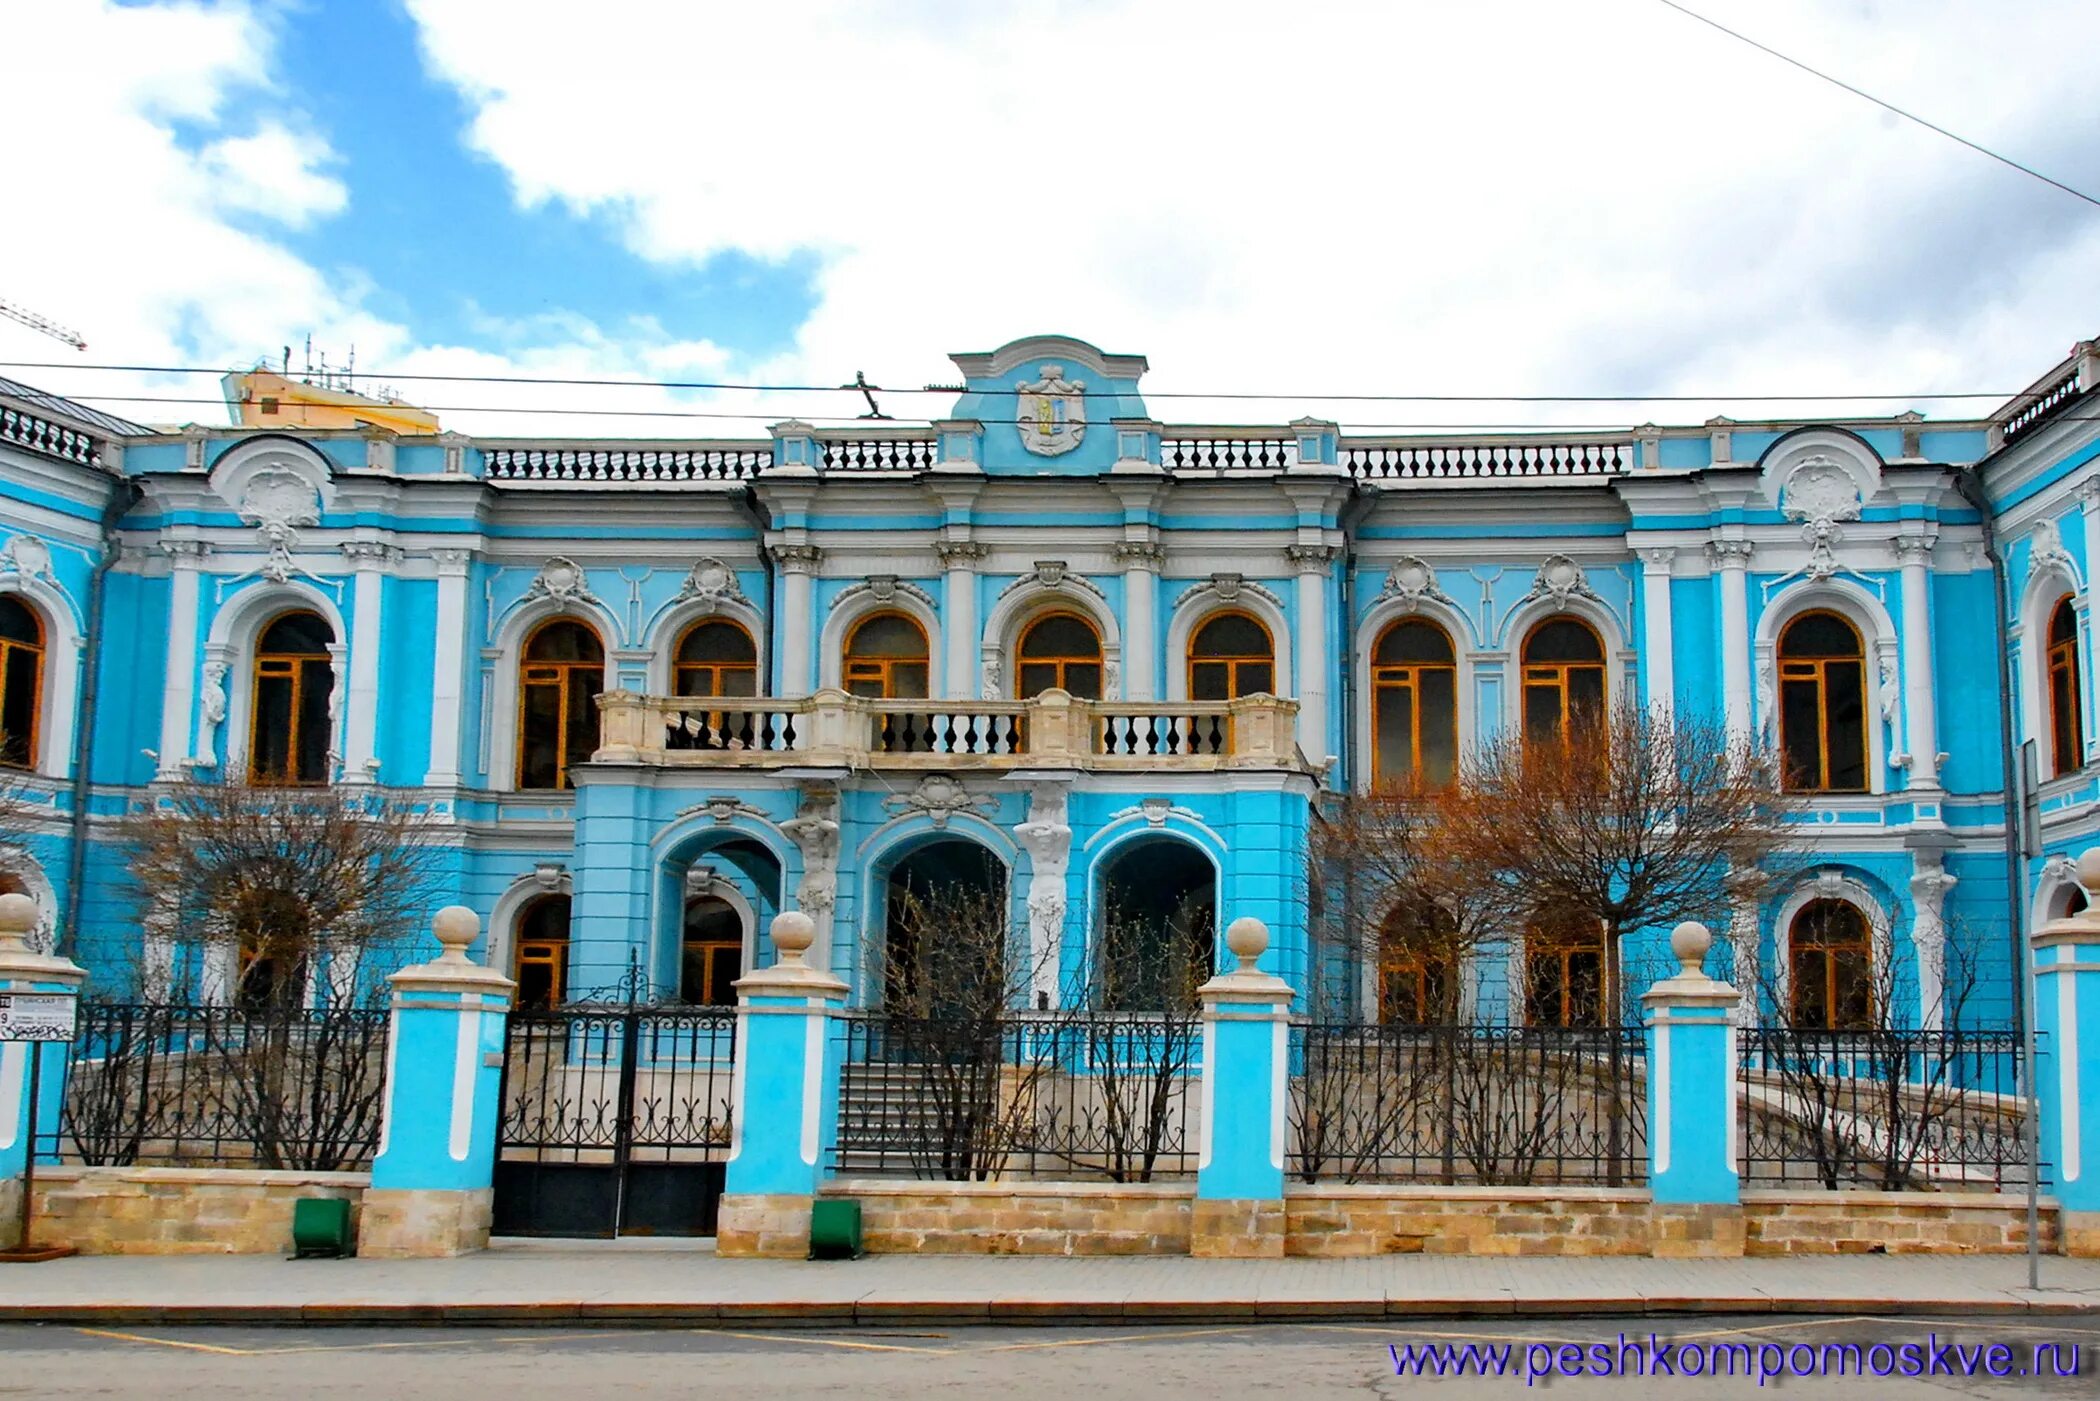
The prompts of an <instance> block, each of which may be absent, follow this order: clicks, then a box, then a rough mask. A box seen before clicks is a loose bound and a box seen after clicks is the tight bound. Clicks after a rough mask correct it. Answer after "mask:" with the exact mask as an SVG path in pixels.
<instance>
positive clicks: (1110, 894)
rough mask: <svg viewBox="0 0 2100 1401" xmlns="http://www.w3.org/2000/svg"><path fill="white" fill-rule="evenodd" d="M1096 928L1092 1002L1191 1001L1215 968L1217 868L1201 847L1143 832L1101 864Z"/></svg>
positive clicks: (1175, 1007) (1132, 1007) (1157, 1005)
mask: <svg viewBox="0 0 2100 1401" xmlns="http://www.w3.org/2000/svg"><path fill="white" fill-rule="evenodd" d="M1098 908H1099V910H1100V912H1101V914H1100V919H1099V923H1098V927H1097V928H1096V930H1095V941H1094V950H1095V952H1094V959H1093V966H1092V970H1091V973H1092V983H1093V986H1092V988H1091V989H1090V992H1091V996H1092V1000H1093V1003H1094V1005H1095V1006H1097V1007H1100V1008H1102V1009H1103V1010H1106V1011H1118V1012H1162V1011H1179V1010H1186V1009H1187V1008H1189V1007H1192V1006H1194V1004H1195V994H1196V989H1197V988H1198V987H1200V986H1202V985H1203V983H1204V982H1205V981H1206V980H1207V979H1208V978H1209V977H1210V976H1211V974H1212V972H1213V971H1214V970H1215V969H1216V967H1217V923H1218V921H1217V911H1218V873H1217V868H1216V867H1215V866H1213V865H1212V864H1211V860H1210V858H1209V857H1208V856H1207V855H1205V854H1204V853H1203V851H1202V850H1201V849H1200V848H1198V847H1196V846H1194V845H1192V844H1190V843H1188V842H1185V841H1181V840H1179V839H1177V838H1174V837H1147V838H1142V839H1140V840H1138V841H1135V842H1132V843H1130V844H1129V845H1127V846H1125V847H1124V848H1123V849H1122V850H1120V851H1118V852H1116V853H1115V854H1114V855H1113V856H1111V857H1110V858H1109V859H1108V861H1107V862H1106V863H1105V864H1104V865H1103V867H1102V872H1101V891H1100V899H1099V902H1098Z"/></svg>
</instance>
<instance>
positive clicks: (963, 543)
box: [933, 540, 990, 700]
mask: <svg viewBox="0 0 2100 1401" xmlns="http://www.w3.org/2000/svg"><path fill="white" fill-rule="evenodd" d="M933 549H934V553H935V554H937V555H939V556H940V557H941V568H942V569H943V570H944V571H946V573H945V574H944V576H943V588H942V594H943V595H944V596H943V598H942V599H941V638H942V640H943V641H944V642H945V644H946V646H947V671H948V684H947V685H946V686H945V687H943V688H942V693H943V694H944V695H946V696H947V697H949V698H950V699H952V700H969V699H970V698H972V697H973V696H975V695H976V694H977V642H978V638H977V566H978V564H979V563H980V562H981V561H982V560H983V559H984V557H985V556H986V555H987V554H989V553H990V551H989V550H988V549H987V548H986V547H985V546H983V545H980V544H978V543H976V542H975V541H972V540H942V541H939V542H937V543H936V544H935V545H934V547H933Z"/></svg>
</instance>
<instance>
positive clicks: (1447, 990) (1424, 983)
mask: <svg viewBox="0 0 2100 1401" xmlns="http://www.w3.org/2000/svg"><path fill="white" fill-rule="evenodd" d="M1458 954H1459V948H1458V926H1457V922H1456V921H1455V920H1453V919H1452V917H1451V914H1450V912H1449V911H1448V910H1445V909H1443V908H1442V907H1441V906H1439V905H1437V904H1436V903H1435V902H1434V901H1432V900H1427V899H1424V898H1422V897H1420V896H1418V895H1403V896H1402V897H1401V898H1400V899H1399V900H1398V901H1396V902H1395V903H1394V905H1393V908H1392V909H1391V910H1390V911H1388V912H1387V914H1386V917H1385V922H1384V923H1383V924H1382V925H1380V926H1379V931H1378V1020H1379V1021H1381V1022H1388V1023H1397V1024H1401V1025H1407V1026H1449V1025H1452V1024H1454V1023H1456V1022H1457V1020H1458V991H1459V988H1458V969H1459V958H1458Z"/></svg>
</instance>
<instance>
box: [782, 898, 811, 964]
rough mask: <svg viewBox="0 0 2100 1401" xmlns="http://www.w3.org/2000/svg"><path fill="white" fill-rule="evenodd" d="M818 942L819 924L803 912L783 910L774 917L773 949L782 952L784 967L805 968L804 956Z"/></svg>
mask: <svg viewBox="0 0 2100 1401" xmlns="http://www.w3.org/2000/svg"><path fill="white" fill-rule="evenodd" d="M816 941H817V922H816V921H815V920H813V919H811V918H810V917H809V916H808V915H806V914H804V913H802V911H800V910H782V911H781V912H780V913H779V914H777V915H775V916H773V947H774V948H775V949H777V950H779V951H780V963H781V966H782V967H791V968H800V967H803V966H804V961H803V955H804V954H807V953H808V952H809V946H810V945H811V944H814V943H815V942H816Z"/></svg>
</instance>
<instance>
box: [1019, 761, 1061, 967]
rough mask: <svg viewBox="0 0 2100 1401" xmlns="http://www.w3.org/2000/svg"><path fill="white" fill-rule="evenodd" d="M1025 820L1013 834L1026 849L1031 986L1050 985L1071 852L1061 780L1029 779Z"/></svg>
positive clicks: (1059, 933)
mask: <svg viewBox="0 0 2100 1401" xmlns="http://www.w3.org/2000/svg"><path fill="white" fill-rule="evenodd" d="M1028 791H1029V802H1028V820H1027V821H1026V822H1023V823H1021V824H1020V825H1019V826H1018V827H1015V828H1014V837H1015V838H1016V839H1017V840H1018V841H1019V842H1020V843H1021V845H1022V846H1023V847H1024V848H1026V850H1027V852H1028V862H1029V876H1028V952H1029V964H1028V966H1029V970H1030V975H1031V976H1030V982H1031V984H1032V985H1033V987H1034V988H1035V989H1036V990H1043V989H1051V988H1055V987H1056V984H1057V976H1056V961H1057V948H1058V940H1059V938H1060V937H1061V936H1062V935H1063V933H1064V928H1065V873H1066V871H1067V870H1068V869H1069V867H1070V863H1071V855H1072V826H1071V822H1070V820H1069V818H1068V815H1067V807H1066V798H1067V790H1066V786H1065V785H1064V784H1062V783H1048V782H1046V783H1032V784H1030V785H1029V790H1028Z"/></svg>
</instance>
